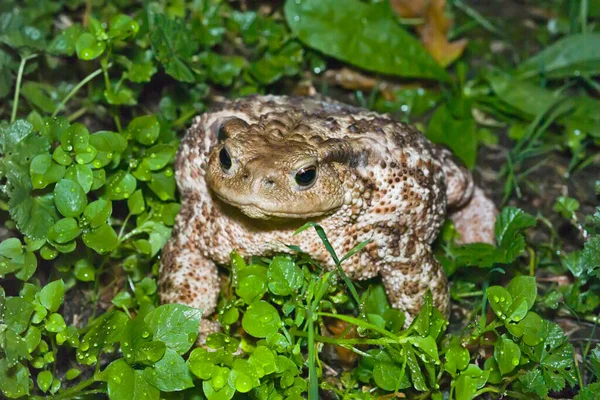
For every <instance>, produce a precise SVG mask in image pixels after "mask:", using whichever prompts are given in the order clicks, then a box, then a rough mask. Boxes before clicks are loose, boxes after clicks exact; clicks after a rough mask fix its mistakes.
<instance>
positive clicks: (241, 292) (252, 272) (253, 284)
mask: <svg viewBox="0 0 600 400" xmlns="http://www.w3.org/2000/svg"><path fill="white" fill-rule="evenodd" d="M266 291H267V269H266V268H265V267H263V266H260V265H250V266H249V267H247V268H244V269H242V270H240V271H238V277H237V287H236V289H235V292H236V294H237V295H238V296H239V297H240V298H242V299H243V300H244V301H245V302H246V304H251V303H253V302H254V301H255V300H259V299H260V298H262V296H263V295H264V294H265V293H266Z"/></svg>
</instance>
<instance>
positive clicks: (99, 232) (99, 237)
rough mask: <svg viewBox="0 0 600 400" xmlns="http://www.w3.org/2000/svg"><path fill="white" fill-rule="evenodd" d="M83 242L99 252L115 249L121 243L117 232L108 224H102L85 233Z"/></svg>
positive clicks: (103, 252)
mask: <svg viewBox="0 0 600 400" xmlns="http://www.w3.org/2000/svg"><path fill="white" fill-rule="evenodd" d="M83 242H84V243H85V245H86V246H87V247H89V248H91V249H94V250H95V251H96V252H97V253H99V254H106V253H108V252H110V251H113V250H114V249H115V248H116V247H117V246H118V245H119V239H118V238H117V233H116V232H115V230H114V229H113V228H112V227H111V226H110V225H107V224H103V225H100V226H99V227H98V228H96V229H92V230H91V231H89V232H86V233H84V234H83Z"/></svg>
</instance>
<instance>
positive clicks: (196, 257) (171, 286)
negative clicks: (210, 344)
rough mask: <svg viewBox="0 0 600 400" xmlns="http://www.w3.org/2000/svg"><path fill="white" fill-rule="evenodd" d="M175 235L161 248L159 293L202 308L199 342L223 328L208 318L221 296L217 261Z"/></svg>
mask: <svg viewBox="0 0 600 400" xmlns="http://www.w3.org/2000/svg"><path fill="white" fill-rule="evenodd" d="M179 239H180V236H179V235H177V234H175V235H174V236H173V237H172V238H171V240H169V242H168V243H167V244H166V246H165V247H164V248H163V251H162V261H161V266H160V271H159V281H158V282H159V288H158V294H159V297H160V302H161V303H163V304H165V303H181V304H185V305H188V306H191V307H196V308H199V309H201V310H202V321H201V322H200V336H199V340H200V342H203V341H204V340H206V336H208V335H209V334H211V333H213V332H217V331H219V330H220V326H219V324H218V323H217V322H215V321H212V320H209V319H207V317H208V316H210V315H211V314H213V313H214V312H215V309H216V306H217V300H218V297H219V289H220V286H219V276H218V273H217V266H216V265H215V263H214V262H213V261H211V260H209V259H207V258H206V257H204V256H203V255H202V254H201V252H200V251H198V249H195V248H190V247H189V246H190V245H191V242H190V241H186V242H185V243H184V242H183V241H182V240H179Z"/></svg>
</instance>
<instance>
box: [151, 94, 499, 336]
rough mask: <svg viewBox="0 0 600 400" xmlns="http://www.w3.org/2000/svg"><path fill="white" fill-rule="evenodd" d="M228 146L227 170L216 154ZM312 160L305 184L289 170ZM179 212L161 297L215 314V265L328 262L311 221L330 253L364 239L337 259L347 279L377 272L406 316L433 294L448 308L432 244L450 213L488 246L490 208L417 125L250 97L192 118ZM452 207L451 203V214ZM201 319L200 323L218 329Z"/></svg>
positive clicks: (181, 163)
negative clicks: (280, 255) (312, 177)
mask: <svg viewBox="0 0 600 400" xmlns="http://www.w3.org/2000/svg"><path fill="white" fill-rule="evenodd" d="M223 147H226V148H227V151H228V153H229V154H230V156H231V160H232V161H231V163H232V165H231V168H230V169H229V170H228V171H225V170H224V169H223V167H222V165H221V163H220V161H219V152H220V151H221V150H222V148H223ZM307 165H313V166H316V167H317V171H318V172H317V178H316V181H315V183H314V185H313V186H311V187H309V188H303V187H299V186H298V184H297V183H296V182H295V180H294V177H295V174H296V172H297V171H298V169H299V168H302V167H306V166H307ZM175 170H176V178H177V183H178V186H179V190H180V192H181V196H182V207H181V212H180V214H179V216H178V217H177V221H176V224H175V228H174V230H173V236H172V238H171V240H170V241H169V242H168V243H167V245H166V246H165V248H164V249H163V257H162V264H161V270H160V281H159V284H160V285H159V293H160V299H161V301H162V302H163V303H174V302H178V303H184V304H188V305H191V306H194V307H199V308H201V309H203V310H204V315H205V317H209V316H210V315H211V314H212V313H213V312H214V311H215V307H216V304H217V298H218V294H219V290H220V288H219V279H218V274H217V268H216V265H217V264H226V263H228V262H229V254H230V252H231V251H232V250H234V249H235V250H237V251H238V252H239V254H241V255H242V256H245V257H248V256H268V255H272V254H273V253H276V252H289V251H290V250H289V249H288V248H287V247H286V246H285V244H293V245H297V246H299V247H300V248H302V250H304V251H306V252H307V253H309V254H311V255H312V256H313V257H314V258H315V259H316V260H318V261H320V262H321V263H322V264H323V265H325V266H327V267H330V268H333V267H334V264H333V262H332V260H331V257H330V256H329V254H328V253H327V251H326V250H325V247H324V246H323V244H322V242H321V240H320V239H319V238H318V236H317V235H316V233H315V231H314V230H312V229H310V230H306V231H304V232H302V233H301V234H299V235H297V236H293V235H292V234H293V232H294V231H295V230H296V229H297V228H298V227H300V226H302V225H303V224H304V223H305V222H306V221H307V220H312V221H315V222H317V223H319V224H320V225H321V226H323V228H324V229H325V231H326V233H327V234H328V237H329V239H330V241H331V243H332V245H333V247H334V248H335V249H336V251H337V252H338V254H345V253H346V252H347V251H349V250H350V249H351V248H352V247H354V246H355V245H356V244H357V243H359V242H361V241H363V240H366V239H371V243H370V244H369V245H367V246H366V248H365V249H364V250H363V251H362V252H360V253H358V254H356V255H355V256H353V257H352V258H350V259H349V260H347V261H345V262H344V264H343V265H342V267H343V269H344V271H345V272H346V273H347V274H348V276H349V277H350V278H351V279H359V280H360V279H368V278H371V277H373V276H376V275H377V274H381V277H382V280H383V283H384V285H385V288H386V292H387V295H388V297H389V299H390V301H391V304H392V305H393V306H394V307H396V308H399V309H401V310H403V311H405V312H406V314H407V321H408V322H410V321H411V320H412V319H413V317H414V315H415V314H416V313H418V311H419V309H420V306H421V302H422V299H423V296H424V294H425V292H426V291H427V289H431V291H432V293H433V298H434V304H435V306H436V307H438V308H439V309H440V310H441V311H442V312H443V313H445V314H447V313H448V310H449V295H448V284H447V280H446V276H445V274H444V271H443V269H442V267H441V265H440V264H439V263H438V262H437V261H436V259H435V258H434V256H433V255H432V251H431V244H432V242H433V241H434V240H435V238H436V236H437V234H438V232H439V230H440V227H441V225H442V224H443V222H444V220H445V218H446V215H447V210H448V211H449V212H450V217H451V218H452V219H453V220H454V222H455V226H456V227H457V229H458V231H459V232H460V233H461V234H462V241H463V242H475V241H482V242H488V243H493V241H494V234H493V225H494V221H495V216H496V208H495V207H494V204H493V203H492V202H491V201H490V200H489V199H487V198H486V197H485V195H484V194H483V191H482V190H481V189H479V188H477V187H476V186H475V185H474V184H473V179H472V176H471V174H470V172H469V171H468V170H467V169H465V168H464V167H462V166H461V165H460V163H458V162H456V161H455V158H454V157H453V156H452V154H451V153H450V152H449V151H448V150H445V149H442V148H440V147H438V146H436V145H434V144H432V143H431V142H430V141H429V140H427V139H426V138H425V137H424V136H423V135H422V134H421V133H419V132H418V131H417V130H415V129H414V128H412V127H410V126H408V125H406V124H403V123H399V122H395V121H393V120H392V119H390V118H389V117H388V116H385V115H381V114H377V113H374V112H371V111H367V110H364V109H361V108H356V107H351V106H348V105H345V104H341V103H337V102H332V101H326V100H321V99H315V98H301V97H283V96H262V97H261V96H254V97H247V98H242V99H238V100H235V101H231V102H224V103H222V104H220V105H219V106H217V107H215V108H214V109H213V110H211V111H210V112H207V113H205V114H203V115H202V116H200V117H197V118H196V119H195V120H194V122H193V125H192V127H191V128H190V129H189V131H188V132H187V135H186V136H185V138H184V139H183V141H182V143H181V146H180V148H179V153H178V155H177V160H176V165H175ZM453 210H457V211H456V212H455V213H454V214H452V211H453ZM214 324H215V323H214V322H211V321H208V320H204V321H203V324H202V327H201V330H204V331H206V332H208V331H210V330H213V329H215V326H214Z"/></svg>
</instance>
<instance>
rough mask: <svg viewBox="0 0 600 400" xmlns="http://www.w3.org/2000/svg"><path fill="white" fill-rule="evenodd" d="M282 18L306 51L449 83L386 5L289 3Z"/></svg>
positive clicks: (321, 0) (329, 0)
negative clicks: (311, 49)
mask: <svg viewBox="0 0 600 400" xmlns="http://www.w3.org/2000/svg"><path fill="white" fill-rule="evenodd" d="M284 10H285V17H286V20H287V23H288V25H289V26H290V29H291V30H292V32H293V33H294V34H295V35H296V36H298V38H299V39H300V40H301V41H302V42H304V43H305V44H307V45H308V46H310V47H312V48H314V49H316V50H319V51H321V52H323V53H325V54H327V55H329V56H332V57H334V58H337V59H339V60H341V61H345V62H347V63H350V64H353V65H356V66H357V67H360V68H363V69H366V70H369V71H373V72H379V73H384V74H390V75H397V76H404V77H416V78H429V79H438V80H448V75H447V73H446V71H444V69H443V68H442V67H440V66H439V65H438V64H437V62H436V61H435V60H434V59H433V58H432V57H431V56H430V55H429V53H428V52H427V51H426V50H425V48H424V47H423V46H422V45H421V43H420V42H419V41H418V40H417V39H416V38H415V37H413V36H412V35H411V34H409V33H408V32H406V31H405V30H404V29H403V28H402V27H401V26H400V25H399V24H398V22H397V21H396V19H395V18H394V16H393V15H392V13H391V11H390V9H389V6H388V5H387V4H386V3H385V2H384V3H378V4H369V3H364V2H361V1H358V0H301V1H296V0H288V1H286V2H285V6H284Z"/></svg>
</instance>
